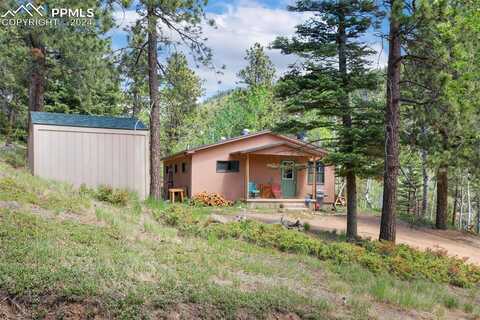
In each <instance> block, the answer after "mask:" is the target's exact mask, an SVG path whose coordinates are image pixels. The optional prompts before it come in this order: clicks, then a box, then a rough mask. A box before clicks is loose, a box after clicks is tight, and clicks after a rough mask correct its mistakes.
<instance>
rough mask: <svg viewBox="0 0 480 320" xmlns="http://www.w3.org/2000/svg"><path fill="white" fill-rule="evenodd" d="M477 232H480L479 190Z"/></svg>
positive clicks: (478, 197)
mask: <svg viewBox="0 0 480 320" xmlns="http://www.w3.org/2000/svg"><path fill="white" fill-rule="evenodd" d="M477 233H480V194H479V193H478V191H477Z"/></svg>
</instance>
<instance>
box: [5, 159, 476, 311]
mask: <svg viewBox="0 0 480 320" xmlns="http://www.w3.org/2000/svg"><path fill="white" fill-rule="evenodd" d="M6 158H8V162H9V163H7V162H5V159H6ZM0 159H2V160H0V252H1V253H2V259H0V318H2V319H3V318H6V319H15V318H27V319H28V318H32V319H33V318H40V319H42V318H46V319H87V318H91V319H110V318H117V319H162V318H167V319H180V318H182V319H197V318H204V319H219V318H231V319H235V318H236V319H256V318H268V319H298V318H306V319H307V318H308V319H362V318H363V319H372V318H378V319H386V318H388V319H395V318H397V319H409V318H411V319H413V318H424V319H428V318H432V319H433V318H438V317H441V318H452V319H458V318H473V317H474V316H473V315H474V314H478V313H479V312H480V310H479V309H478V307H477V305H478V302H479V301H478V299H479V298H478V289H477V288H472V289H468V290H467V289H459V288H452V287H449V286H446V285H441V284H433V283H429V282H426V281H420V280H418V281H417V280H416V281H411V282H406V281H401V280H399V279H396V278H394V277H392V276H390V275H388V274H377V275H375V274H373V273H371V272H370V271H368V270H366V269H365V268H363V267H360V266H359V265H356V264H353V263H352V264H347V265H343V264H337V263H333V262H329V261H320V260H319V259H317V258H315V257H311V256H307V255H305V254H288V253H282V252H280V251H278V250H275V249H271V248H262V247H259V246H256V245H255V244H251V243H247V242H244V241H240V240H235V239H221V238H218V237H213V236H207V237H195V236H192V235H191V233H189V232H188V230H185V228H180V227H172V226H171V225H175V223H173V222H174V221H170V220H168V218H169V217H170V219H176V217H175V216H167V219H165V218H159V217H165V216H164V212H166V211H168V210H170V211H172V210H173V211H175V210H177V209H176V208H178V210H187V211H188V212H189V214H190V215H191V217H193V218H189V219H194V220H192V221H200V220H201V221H204V220H206V217H207V216H208V215H209V214H210V213H211V209H209V208H191V207H184V206H179V207H172V206H170V205H169V204H166V203H162V202H150V203H145V204H144V203H140V202H138V201H137V200H136V199H135V197H132V196H126V195H124V194H116V196H112V197H109V196H108V194H107V197H100V198H102V199H107V200H110V201H112V202H117V203H121V204H122V205H113V204H111V203H109V202H105V201H99V200H98V199H99V193H98V191H93V190H74V189H72V188H71V187H70V186H68V185H65V184H60V183H55V182H49V181H45V180H42V179H39V178H36V177H32V176H30V175H29V173H28V172H27V171H26V170H24V169H22V168H17V169H15V168H14V167H12V165H11V164H15V163H16V161H17V160H18V159H21V157H16V158H15V157H12V156H11V155H10V156H8V157H6V153H5V152H4V151H3V150H2V151H1V153H0ZM17 162H18V161H17ZM103 192H107V193H108V191H105V190H104V191H103ZM170 211H168V212H170ZM344 297H345V299H344Z"/></svg>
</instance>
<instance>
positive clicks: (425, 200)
mask: <svg viewBox="0 0 480 320" xmlns="http://www.w3.org/2000/svg"><path fill="white" fill-rule="evenodd" d="M421 153H422V176H423V186H422V192H423V194H422V217H425V215H426V214H427V208H428V170H427V151H426V150H422V151H421Z"/></svg>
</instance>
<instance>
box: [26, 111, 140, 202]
mask: <svg viewBox="0 0 480 320" xmlns="http://www.w3.org/2000/svg"><path fill="white" fill-rule="evenodd" d="M30 126H31V127H30V132H31V135H30V136H29V143H28V164H29V168H30V170H31V172H32V174H33V175H36V176H40V177H43V178H48V179H53V180H58V181H65V182H69V183H71V184H73V185H75V186H77V187H79V186H80V185H82V184H84V185H86V186H88V187H97V186H99V185H109V186H112V187H114V188H122V189H128V190H131V191H135V192H137V193H138V195H139V197H140V198H141V199H145V198H146V197H147V196H148V194H149V155H148V152H149V131H148V129H147V128H146V127H145V125H144V124H143V123H142V122H140V121H139V120H137V119H135V118H119V117H103V116H89V115H76V114H61V113H48V112H31V114H30Z"/></svg>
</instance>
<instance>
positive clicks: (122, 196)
mask: <svg viewBox="0 0 480 320" xmlns="http://www.w3.org/2000/svg"><path fill="white" fill-rule="evenodd" d="M95 198H97V199H98V200H100V201H105V202H109V203H111V204H113V205H118V206H126V205H127V204H128V202H129V200H130V193H129V192H128V191H126V190H121V189H114V188H112V187H110V186H100V187H98V189H97V192H96V194H95Z"/></svg>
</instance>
